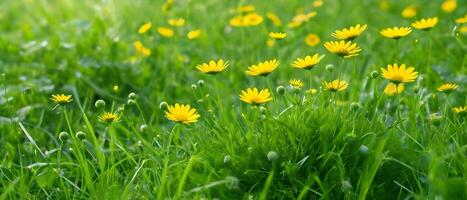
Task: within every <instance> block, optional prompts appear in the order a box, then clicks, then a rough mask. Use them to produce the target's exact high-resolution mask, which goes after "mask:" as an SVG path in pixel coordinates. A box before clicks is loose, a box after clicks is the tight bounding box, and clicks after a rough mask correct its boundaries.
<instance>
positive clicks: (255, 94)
mask: <svg viewBox="0 0 467 200" xmlns="http://www.w3.org/2000/svg"><path fill="white" fill-rule="evenodd" d="M239 96H240V100H242V101H243V102H245V103H249V104H252V105H259V104H263V103H266V102H268V101H271V100H272V98H271V94H270V93H269V89H262V90H261V91H258V89H257V88H248V89H246V90H242V93H241V94H240V95H239Z"/></svg>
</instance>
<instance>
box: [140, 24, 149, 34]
mask: <svg viewBox="0 0 467 200" xmlns="http://www.w3.org/2000/svg"><path fill="white" fill-rule="evenodd" d="M151 27H152V23H151V22H146V23H144V24H143V25H141V26H140V27H139V29H138V33H139V34H144V33H146V32H148V31H149V29H151Z"/></svg>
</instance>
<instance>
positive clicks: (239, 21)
mask: <svg viewBox="0 0 467 200" xmlns="http://www.w3.org/2000/svg"><path fill="white" fill-rule="evenodd" d="M262 22H263V17H262V16H261V15H258V14H256V13H249V14H247V15H245V16H242V15H239V16H235V17H234V18H232V19H231V20H230V25H231V26H237V27H246V26H256V25H259V24H261V23H262Z"/></svg>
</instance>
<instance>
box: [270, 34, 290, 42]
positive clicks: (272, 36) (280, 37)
mask: <svg viewBox="0 0 467 200" xmlns="http://www.w3.org/2000/svg"><path fill="white" fill-rule="evenodd" d="M269 37H271V38H272V39H276V40H282V39H284V38H285V37H287V33H281V32H269Z"/></svg>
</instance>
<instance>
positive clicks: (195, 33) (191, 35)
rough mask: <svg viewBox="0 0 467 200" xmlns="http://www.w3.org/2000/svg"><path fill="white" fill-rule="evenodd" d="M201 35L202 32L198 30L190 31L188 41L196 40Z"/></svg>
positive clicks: (187, 35)
mask: <svg viewBox="0 0 467 200" xmlns="http://www.w3.org/2000/svg"><path fill="white" fill-rule="evenodd" d="M200 35H201V30H199V29H196V30H192V31H189V32H188V33H187V34H186V37H187V38H188V39H190V40H194V39H196V38H198V37H199V36H200Z"/></svg>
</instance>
